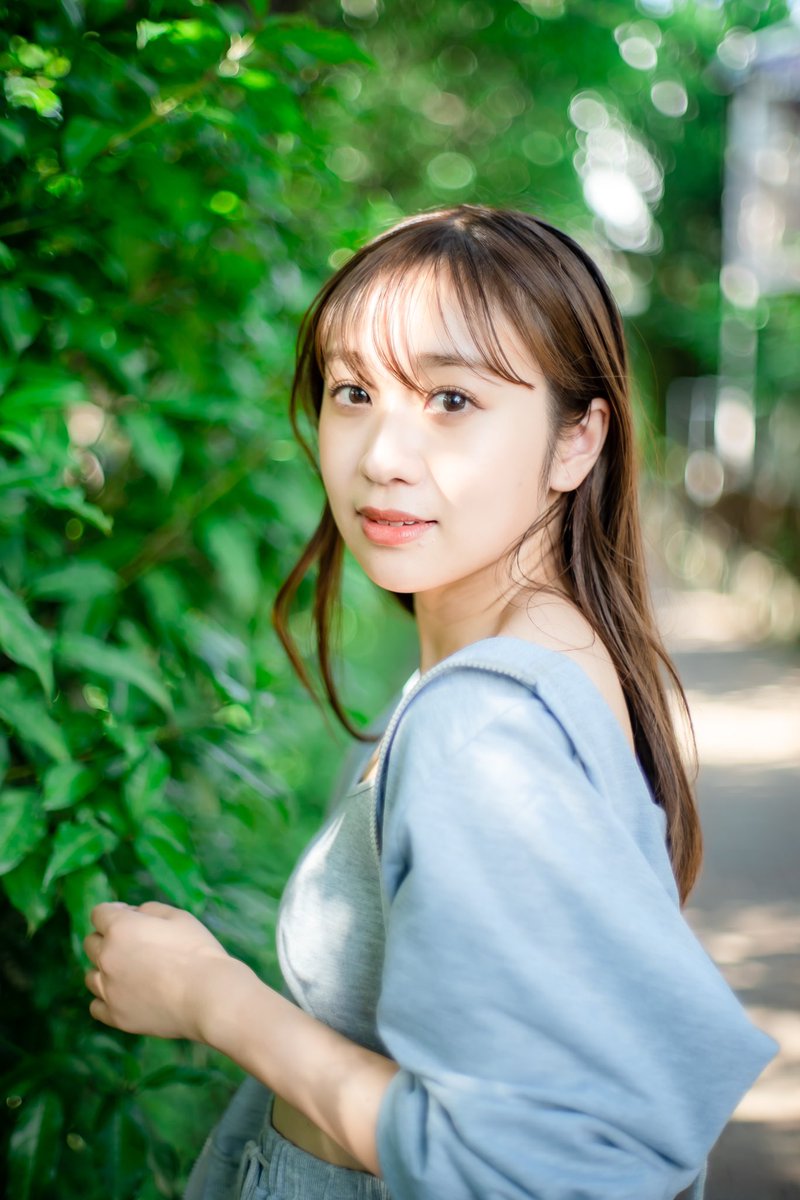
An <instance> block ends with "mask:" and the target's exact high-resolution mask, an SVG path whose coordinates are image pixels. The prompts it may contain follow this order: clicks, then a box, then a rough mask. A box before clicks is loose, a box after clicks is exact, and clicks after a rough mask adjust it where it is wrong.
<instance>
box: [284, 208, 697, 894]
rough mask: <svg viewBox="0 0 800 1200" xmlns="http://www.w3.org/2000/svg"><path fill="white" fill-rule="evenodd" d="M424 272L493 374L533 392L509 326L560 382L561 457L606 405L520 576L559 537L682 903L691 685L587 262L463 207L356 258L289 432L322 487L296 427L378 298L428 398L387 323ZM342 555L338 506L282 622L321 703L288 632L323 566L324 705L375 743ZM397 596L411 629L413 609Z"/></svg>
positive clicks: (606, 311)
mask: <svg viewBox="0 0 800 1200" xmlns="http://www.w3.org/2000/svg"><path fill="white" fill-rule="evenodd" d="M426 273H428V274H431V275H432V276H433V278H434V280H435V281H437V282H438V281H439V280H440V279H442V278H446V279H447V281H448V282H450V283H451V284H453V285H454V286H453V287H452V289H451V291H452V295H453V296H454V297H455V303H457V305H458V306H459V309H460V312H461V315H462V317H463V319H464V322H465V324H466V327H467V328H468V329H469V331H470V334H471V336H472V338H473V340H474V344H475V347H476V349H477V350H478V351H479V352H480V354H481V356H482V358H483V360H484V361H485V363H486V364H487V365H488V366H489V367H490V369H491V370H492V371H494V372H495V373H496V374H498V375H500V376H501V377H502V378H504V379H507V380H509V381H510V382H514V383H521V382H524V381H523V380H520V379H519V377H518V376H517V375H516V374H515V373H514V371H513V369H512V367H511V365H510V363H509V361H508V359H507V357H506V355H505V354H504V351H503V342H502V338H501V337H500V336H499V335H498V332H497V327H496V324H495V321H496V317H497V315H498V314H502V316H503V317H504V318H505V319H506V320H507V321H508V322H509V323H510V325H511V327H512V328H513V329H514V331H515V332H516V334H517V335H518V336H519V339H520V341H521V344H522V345H523V346H524V347H525V348H526V349H527V350H528V351H529V353H530V355H531V359H532V361H533V362H535V364H536V365H537V367H538V368H539V370H540V371H541V372H542V374H543V375H544V377H545V379H546V380H547V383H548V390H549V395H550V397H551V411H550V439H551V446H550V449H551V451H552V449H553V448H554V447H555V444H556V442H557V440H558V438H559V436H560V434H561V433H563V431H564V430H565V429H566V428H568V427H569V426H570V425H573V424H576V423H577V422H579V421H580V420H581V419H582V417H583V416H584V415H585V414H586V412H587V409H588V406H589V404H590V402H591V400H592V399H593V398H594V397H597V396H600V397H604V398H605V399H606V401H607V402H608V405H609V408H610V420H609V427H608V433H607V436H606V439H605V443H604V445H603V449H602V451H601V453H600V456H599V458H598V460H597V462H596V463H595V465H594V466H593V468H592V469H591V471H590V472H589V474H588V475H587V476H586V478H585V479H584V480H583V482H582V483H581V484H580V485H579V486H578V487H577V488H575V490H574V491H571V492H567V493H564V494H562V495H561V496H560V497H559V498H558V500H557V501H556V502H555V504H554V505H553V506H552V508H551V509H549V510H548V511H547V512H546V513H545V514H544V515H543V516H542V517H541V518H540V519H539V520H537V521H536V522H535V523H534V524H533V525H532V526H531V527H530V528H529V529H528V530H527V531H526V532H525V534H523V536H522V537H521V538H520V539H519V541H518V543H517V544H516V546H515V547H514V548H513V552H514V554H515V558H516V562H517V565H519V552H520V549H521V548H522V546H523V545H524V544H525V541H526V539H527V538H528V537H529V536H530V535H531V534H532V533H534V532H536V531H537V530H538V529H540V528H544V527H547V526H548V525H549V526H550V527H551V528H552V527H553V526H556V527H557V529H558V535H557V536H556V537H555V538H554V539H552V540H553V547H552V549H553V551H554V552H555V555H556V569H557V573H558V576H559V583H560V584H561V586H562V587H563V588H564V590H565V591H566V592H567V593H568V595H569V596H570V598H571V599H572V601H573V603H574V604H575V605H576V606H577V608H578V609H579V610H580V612H581V613H582V614H583V616H584V617H585V618H586V620H587V621H588V622H589V624H590V625H591V627H592V628H593V629H594V631H595V632H596V634H597V635H598V637H599V638H600V639H601V640H602V641H603V643H604V644H605V645H606V647H607V648H608V651H609V653H610V655H611V658H612V660H613V663H614V666H615V668H616V670H617V673H618V675H619V679H620V682H621V685H622V688H623V692H624V694H625V698H626V701H627V705H628V711H629V713H630V718H631V725H632V728H633V735H634V743H635V748H636V753H637V756H638V758H639V761H640V763H641V765H642V769H643V770H644V773H645V775H646V777H647V779H648V781H649V784H650V787H651V789H652V792H653V795H654V797H655V800H656V802H657V803H658V804H659V805H661V807H662V808H663V809H664V811H665V813H666V816H667V832H668V843H669V851H670V857H671V861H672V868H673V871H674V874H675V877H676V880H677V882H678V887H679V891H680V895H681V899H682V900H685V899H686V897H687V896H688V894H689V892H690V890H691V888H692V886H693V884H694V881H695V879H696V876H697V873H698V871H699V868H700V862H701V857H702V839H701V833H700V824H699V819H698V815H697V809H696V806H695V801H694V797H693V794H692V787H691V784H690V782H689V779H688V777H687V772H686V768H685V766H684V763H683V761H682V757H681V751H680V746H679V742H678V738H677V735H676V731H675V727H674V724H673V717H672V714H671V711H670V707H669V703H668V699H667V692H666V688H665V681H664V675H663V673H664V672H666V675H667V677H668V679H669V681H670V683H671V684H672V686H673V688H674V693H675V696H676V697H677V700H678V702H679V704H680V705H681V706H682V709H683V713H684V716H685V718H686V720H687V724H688V726H689V727H690V722H689V721H688V710H687V707H686V699H685V696H684V693H683V689H682V687H681V684H680V680H679V679H678V676H677V674H676V672H675V668H674V667H673V665H672V663H671V661H670V659H669V657H668V655H667V653H666V651H665V649H664V646H663V644H662V641H661V638H660V636H659V633H658V630H657V628H656V624H655V620H654V618H653V614H652V609H651V605H650V598H649V592H648V587H647V581H646V576H645V568H644V552H643V545H642V537H641V531H640V524H639V512H638V488H637V469H636V458H637V456H636V449H635V439H634V429H633V419H632V411H631V400H630V383H629V372H628V352H627V347H626V343H625V336H624V330H623V325H622V318H621V317H620V314H619V311H618V309H617V306H616V304H615V302H614V300H613V298H612V296H611V294H610V292H609V289H608V286H607V284H606V283H605V280H604V279H603V277H602V275H601V273H600V271H599V270H598V268H597V266H596V265H595V263H594V262H593V261H592V259H591V258H590V257H589V255H588V254H587V253H586V252H585V251H584V250H583V249H582V248H581V247H580V246H579V245H578V244H577V242H575V241H574V240H573V239H572V238H570V237H569V236H568V235H567V234H565V233H563V232H562V231H560V230H558V229H556V228H554V227H553V226H552V225H550V224H548V223H546V222H545V221H542V220H540V219H538V218H536V217H533V216H531V215H530V214H528V213H524V212H518V211H514V210H509V209H494V208H490V207H487V206H483V205H469V204H462V205H458V206H456V207H453V208H448V209H442V210H439V211H436V212H428V213H421V214H419V215H417V216H414V217H410V218H408V219H406V220H404V221H401V222H400V223H399V224H397V225H395V226H394V227H393V228H392V229H389V230H388V231H386V232H385V233H382V234H380V235H379V236H378V237H376V238H374V239H373V240H372V241H371V242H369V243H368V244H367V245H365V246H363V247H362V248H361V249H360V250H359V251H357V253H355V254H354V255H353V257H352V258H350V259H349V260H348V261H347V262H346V263H345V265H344V266H343V267H341V269H340V270H339V271H337V272H336V274H335V275H334V276H333V277H332V278H331V279H330V280H329V281H328V282H327V283H326V284H325V285H324V287H323V288H322V289H321V290H320V292H319V294H318V295H317V297H316V299H315V300H314V302H313V303H312V305H311V307H310V308H309V310H308V312H307V313H306V315H305V317H304V319H303V322H302V324H301V327H300V332H299V336H298V343H297V367H296V371H295V378H294V384H293V387H292V394H291V402H290V417H291V422H292V427H293V429H294V431H295V434H296V436H297V438H298V440H299V441H300V443H301V445H302V447H303V449H304V451H305V453H306V454H307V456H308V458H309V460H310V462H311V463H312V465H313V466H314V468H315V470H317V472H319V467H318V465H317V462H316V459H315V456H314V452H313V450H312V448H311V447H310V446H309V445H308V443H307V442H306V440H305V438H304V436H303V433H302V432H301V429H300V426H299V420H298V418H299V414H300V413H301V412H304V413H305V414H306V416H307V417H308V419H309V420H310V422H311V425H312V427H313V428H316V426H317V424H318V420H319V413H320V408H321V404H322V395H323V390H324V377H323V372H324V362H325V350H326V347H329V346H330V345H331V344H332V339H334V340H335V341H336V342H338V346H337V353H338V354H339V356H340V357H344V358H345V360H346V359H347V357H348V353H350V354H351V355H353V353H354V352H353V349H352V347H353V345H354V337H353V334H355V333H357V331H358V330H359V328H361V329H363V321H364V319H365V313H366V305H367V303H368V301H369V300H370V298H371V299H373V300H374V299H375V298H377V303H376V304H373V306H372V308H371V310H370V311H371V313H372V319H373V321H374V322H375V324H376V326H377V328H376V331H375V332H376V337H375V344H376V345H377V346H378V348H379V353H380V355H381V358H382V359H383V360H384V362H385V363H386V365H387V367H388V368H389V369H390V370H391V371H392V373H393V374H394V375H395V376H397V377H398V378H400V379H402V380H403V381H405V382H406V383H408V384H409V385H410V386H417V384H416V383H415V382H414V380H413V379H411V378H410V377H409V375H408V372H407V370H406V369H405V368H404V366H403V363H402V361H401V359H400V357H399V355H398V354H397V350H396V347H395V346H394V344H393V342H392V335H391V333H390V332H388V331H389V330H390V328H391V325H392V322H391V321H390V315H391V314H392V313H395V314H396V313H397V312H398V311H402V300H403V297H404V296H405V295H406V294H407V289H408V288H409V287H411V286H413V284H414V282H415V281H417V280H419V278H420V276H421V275H423V274H426ZM437 294H438V292H437ZM440 310H441V300H440ZM378 334H380V336H378ZM343 549H344V546H343V542H342V538H341V535H340V534H339V531H338V529H337V527H336V525H335V523H334V520H333V516H332V513H331V509H330V506H329V505H328V504H327V502H326V504H325V506H324V510H323V513H322V516H321V519H320V522H319V525H318V526H317V528H316V530H315V531H314V534H313V535H312V537H311V539H310V541H309V542H308V544H307V545H306V547H305V548H304V550H303V552H302V554H301V556H300V558H299V560H298V561H297V563H296V564H295V566H294V568H293V569H292V571H291V573H290V574H289V576H288V578H287V579H286V580H285V582H284V584H283V585H282V587H281V589H280V591H279V592H278V595H277V597H276V599H275V603H274V606H273V613H272V619H273V624H274V627H275V630H276V632H277V633H278V636H279V637H280V639H281V642H282V643H283V645H284V647H285V649H286V652H287V654H288V656H289V659H290V661H291V663H292V665H293V667H294V669H295V671H296V672H297V674H298V676H299V678H300V679H301V681H302V682H303V684H304V685H305V686H306V688H307V689H308V690H309V692H310V693H311V695H312V696H313V697H314V699H315V700H316V701H317V702H318V703H319V698H318V696H317V694H316V690H315V687H314V685H313V683H312V681H311V678H310V676H309V673H308V670H307V668H306V665H305V663H304V661H303V657H302V654H301V652H300V650H299V647H298V645H297V643H296V642H295V640H294V638H293V637H292V635H291V633H290V631H289V613H290V609H291V605H292V601H293V599H294V597H295V594H296V593H297V590H298V588H299V587H300V584H301V582H302V581H303V579H304V578H305V576H306V575H307V573H308V571H309V570H310V569H311V567H312V566H313V565H314V564H315V563H316V564H317V574H316V588H315V593H314V625H315V629H316V643H317V654H318V661H319V670H320V673H321V676H322V680H323V683H324V687H325V693H326V695H327V698H328V700H329V702H330V704H331V706H332V708H333V711H334V712H335V713H336V716H337V717H338V719H339V720H340V721H341V723H342V725H344V727H345V728H346V729H347V730H348V731H349V732H350V733H351V734H352V735H353V736H355V737H357V738H359V739H360V740H362V741H369V740H373V739H372V738H371V736H370V735H367V734H364V733H363V732H362V731H361V730H359V729H357V728H356V727H355V726H354V725H353V724H352V722H351V721H350V719H349V718H348V716H347V714H346V712H345V711H344V708H343V706H342V703H341V700H340V698H339V695H338V692H337V689H336V685H335V683H334V679H333V671H332V662H331V638H332V634H333V632H334V627H335V625H336V621H337V619H338V616H339V614H340V591H341V573H342V564H343ZM393 595H395V597H396V599H397V600H398V602H399V603H400V604H401V605H402V607H403V608H404V609H405V610H406V611H407V612H409V613H412V614H413V612H414V597H413V595H408V594H398V593H393Z"/></svg>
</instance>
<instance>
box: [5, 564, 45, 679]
mask: <svg viewBox="0 0 800 1200" xmlns="http://www.w3.org/2000/svg"><path fill="white" fill-rule="evenodd" d="M51 644H52V642H51V638H50V635H49V634H47V633H45V631H44V630H43V629H42V627H41V626H40V625H37V624H36V622H35V621H34V620H33V618H32V617H31V615H30V613H29V612H28V610H27V608H26V607H25V605H24V604H23V602H22V601H21V600H20V598H19V596H17V595H16V593H15V592H12V591H11V590H10V589H9V588H7V587H6V585H5V584H4V583H0V647H2V649H3V650H4V651H5V653H6V654H7V655H8V657H9V658H13V660H14V662H18V663H21V664H22V666H23V667H30V668H31V670H32V671H35V672H36V674H37V675H38V676H39V679H40V681H41V684H42V687H43V688H44V693H45V695H46V696H47V697H48V699H49V698H50V697H51V696H52V695H53V657H52V654H51Z"/></svg>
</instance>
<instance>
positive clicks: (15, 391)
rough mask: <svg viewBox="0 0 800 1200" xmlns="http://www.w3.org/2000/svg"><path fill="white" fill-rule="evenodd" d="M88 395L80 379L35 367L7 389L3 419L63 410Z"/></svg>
mask: <svg viewBox="0 0 800 1200" xmlns="http://www.w3.org/2000/svg"><path fill="white" fill-rule="evenodd" d="M0 290H1V289H0ZM87 397H88V392H87V390H86V385H85V384H83V383H81V381H80V380H79V379H75V378H74V377H72V376H69V375H64V374H63V372H61V371H55V370H49V369H44V370H38V371H36V372H35V373H33V372H31V373H30V374H29V375H28V377H27V378H26V379H23V380H20V381H19V383H17V384H16V385H15V386H14V387H12V388H10V389H9V390H8V391H7V392H6V394H5V396H4V397H3V416H4V417H5V419H6V420H20V421H27V420H31V418H33V417H36V416H38V415H39V414H40V413H41V412H42V411H43V410H44V409H48V408H59V409H66V408H68V407H69V406H70V405H72V404H82V403H83V402H84V401H85V400H86V399H87Z"/></svg>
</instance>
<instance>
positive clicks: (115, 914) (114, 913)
mask: <svg viewBox="0 0 800 1200" xmlns="http://www.w3.org/2000/svg"><path fill="white" fill-rule="evenodd" d="M130 907H131V906H130V904H125V903H124V902H123V901H122V900H106V901H105V902H104V903H103V904H96V905H95V906H94V908H93V909H92V911H91V914H90V920H91V922H92V924H93V925H94V927H95V929H96V930H97V932H98V933H101V934H102V933H108V931H109V929H110V928H111V926H112V925H113V923H114V921H116V920H117V919H118V918H119V917H120V916H121V915H122V913H124V912H126V911H128V910H130Z"/></svg>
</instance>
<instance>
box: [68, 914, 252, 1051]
mask: <svg viewBox="0 0 800 1200" xmlns="http://www.w3.org/2000/svg"><path fill="white" fill-rule="evenodd" d="M91 920H92V924H93V925H94V927H95V930H96V933H90V934H89V936H88V937H87V938H85V939H84V943H83V944H84V948H85V950H86V954H87V955H88V957H89V959H90V961H91V962H92V963H93V964H94V969H93V970H90V971H87V972H86V976H85V979H86V986H87V987H88V989H89V991H90V992H92V993H93V995H94V997H95V999H94V1000H92V1002H91V1004H90V1005H89V1012H90V1013H91V1014H92V1016H93V1017H95V1018H96V1020H98V1021H102V1022H103V1023H104V1024H105V1025H113V1026H115V1027H116V1028H117V1029H123V1030H125V1032H126V1033H144V1034H150V1035H151V1036H154V1037H163V1038H191V1039H193V1040H195V1041H202V1040H203V1035H202V1029H203V1006H204V994H205V993H204V986H203V985H204V982H206V981H208V980H209V978H210V977H211V976H213V974H214V968H215V967H217V966H219V965H220V964H221V963H222V962H224V961H229V962H230V961H231V960H230V958H229V955H228V954H227V952H226V951H225V950H224V948H223V947H222V946H221V945H220V943H219V942H218V941H217V939H216V938H215V937H214V935H213V934H212V933H210V932H209V931H208V930H207V929H206V927H205V925H202V924H201V923H200V922H199V921H198V920H196V918H195V917H193V916H192V915H191V913H188V912H184V911H183V910H182V909H180V908H173V907H172V906H171V905H169V904H159V903H158V902H157V901H154V900H151V901H148V902H147V903H146V904H140V905H139V907H138V908H135V907H132V906H131V905H128V904H119V903H108V904H98V905H97V906H96V907H95V908H93V909H92V914H91Z"/></svg>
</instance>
